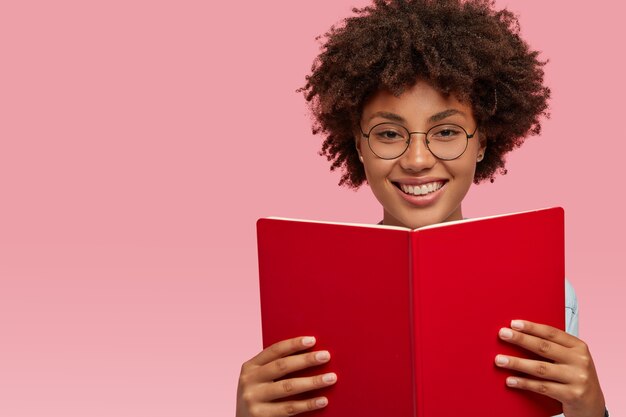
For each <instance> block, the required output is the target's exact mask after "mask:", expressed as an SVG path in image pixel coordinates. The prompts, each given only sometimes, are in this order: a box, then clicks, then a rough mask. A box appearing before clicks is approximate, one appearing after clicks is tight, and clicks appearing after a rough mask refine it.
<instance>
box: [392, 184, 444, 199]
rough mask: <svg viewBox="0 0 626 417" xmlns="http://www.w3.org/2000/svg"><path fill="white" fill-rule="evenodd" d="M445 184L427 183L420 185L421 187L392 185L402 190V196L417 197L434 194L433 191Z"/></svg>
mask: <svg viewBox="0 0 626 417" xmlns="http://www.w3.org/2000/svg"><path fill="white" fill-rule="evenodd" d="M445 183H446V182H445V181H434V182H429V183H428V184H422V185H408V184H400V183H397V182H394V183H393V185H395V186H396V187H397V188H399V189H400V190H402V192H403V193H404V194H408V195H418V196H419V195H427V194H430V193H434V192H435V191H437V190H439V189H440V188H441V187H443V185H444V184H445Z"/></svg>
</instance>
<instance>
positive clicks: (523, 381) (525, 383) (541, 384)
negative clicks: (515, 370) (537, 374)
mask: <svg viewBox="0 0 626 417" xmlns="http://www.w3.org/2000/svg"><path fill="white" fill-rule="evenodd" d="M506 385H507V386H508V387H511V388H515V389H522V390H525V391H532V392H536V393H538V394H541V395H545V396H547V397H550V398H554V399H555V400H557V401H560V402H564V400H565V397H566V394H567V386H566V385H564V384H560V383H558V382H552V381H541V380H535V379H528V378H520V377H517V376H510V377H508V378H507V379H506Z"/></svg>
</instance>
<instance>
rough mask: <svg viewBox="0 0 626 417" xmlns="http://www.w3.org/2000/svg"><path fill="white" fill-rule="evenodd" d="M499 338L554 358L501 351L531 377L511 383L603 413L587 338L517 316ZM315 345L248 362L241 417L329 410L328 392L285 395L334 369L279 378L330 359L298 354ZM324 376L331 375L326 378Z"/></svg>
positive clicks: (573, 412) (282, 348)
mask: <svg viewBox="0 0 626 417" xmlns="http://www.w3.org/2000/svg"><path fill="white" fill-rule="evenodd" d="M499 336H500V339H502V340H504V341H506V342H509V343H512V344H514V345H517V346H520V347H523V348H524V349H527V350H529V351H531V352H534V353H536V354H538V355H540V356H542V357H544V358H546V359H549V360H551V361H553V362H547V361H537V360H530V359H522V358H517V357H512V356H504V355H498V356H497V357H496V358H495V361H496V365H497V366H500V367H502V368H507V369H511V370H515V371H520V372H522V373H525V374H527V375H528V377H525V378H520V377H509V378H507V385H508V386H509V387H511V388H514V389H522V390H528V391H533V392H537V393H539V394H542V395H547V396H549V397H551V398H554V399H555V400H558V401H560V402H561V403H562V404H563V413H564V414H565V416H566V417H602V416H604V409H605V404H604V396H603V394H602V390H601V388H600V383H599V381H598V376H597V374H596V370H595V367H594V364H593V359H592V358H591V354H590V352H589V348H588V347H587V345H586V344H585V342H583V341H582V340H580V339H578V338H577V337H575V336H572V335H570V334H568V333H566V332H564V331H562V330H559V329H556V328H554V327H551V326H547V325H543V324H538V323H533V322H530V321H524V320H513V321H512V322H511V328H502V329H501V330H500V333H499ZM311 341H312V342H313V343H312V344H311ZM314 343H315V340H314V338H311V337H296V338H293V339H288V340H283V341H281V342H278V343H276V344H274V345H272V346H270V347H268V348H266V349H264V350H263V351H262V352H260V353H259V354H258V355H256V356H255V357H254V358H252V359H250V360H249V361H247V362H245V363H244V364H243V366H242V368H241V375H240V377H239V387H238V389H237V413H236V416H237V417H270V416H275V417H281V416H291V415H295V414H300V413H304V412H308V411H312V410H316V409H320V408H324V407H325V406H326V405H327V404H328V400H327V399H326V397H324V396H311V398H309V399H306V400H299V401H281V399H282V398H285V397H288V396H291V395H294V394H297V393H302V392H308V391H312V390H317V389H320V388H324V387H326V386H330V385H332V384H334V383H335V382H336V381H337V377H336V375H335V374H334V373H330V374H321V375H316V376H312V377H306V378H292V379H286V380H281V381H275V380H276V379H278V378H281V377H283V376H285V375H287V374H289V373H291V372H295V371H298V370H301V369H305V368H311V367H315V366H317V365H321V364H323V363H326V362H328V361H329V360H330V355H328V352H327V351H312V352H306V353H298V352H301V351H303V350H306V349H310V348H311V347H313V345H314ZM503 358H506V359H507V360H508V363H507V364H503V363H502V359H503ZM325 375H327V376H332V377H331V378H327V379H328V380H327V381H325V380H324V376H325ZM538 378H540V379H538ZM513 381H515V382H516V383H511V382H513Z"/></svg>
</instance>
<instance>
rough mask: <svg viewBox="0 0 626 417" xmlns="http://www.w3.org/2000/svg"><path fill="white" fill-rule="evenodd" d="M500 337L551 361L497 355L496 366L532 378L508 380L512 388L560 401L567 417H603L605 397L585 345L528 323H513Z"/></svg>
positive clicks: (501, 330)
mask: <svg viewBox="0 0 626 417" xmlns="http://www.w3.org/2000/svg"><path fill="white" fill-rule="evenodd" d="M499 336H500V339H502V340H504V341H506V342H509V343H512V344H514V345H517V346H520V347H523V348H524V349H526V350H529V351H531V352H534V353H536V354H538V355H540V356H542V357H544V358H546V359H549V360H550V361H552V362H547V361H540V360H532V359H523V358H518V357H514V356H507V355H497V356H496V358H495V361H496V365H497V366H499V367H501V368H507V369H512V370H515V371H520V372H523V373H524V374H527V375H529V378H526V377H523V378H522V377H518V376H510V377H508V378H507V380H506V384H507V385H508V386H509V387H511V388H517V389H523V390H528V391H534V392H537V393H539V394H543V395H547V396H548V397H552V398H554V399H556V400H558V401H560V402H561V403H562V404H563V414H565V416H566V417H603V416H604V407H605V405H604V395H603V394H602V389H601V388H600V382H599V381H598V375H597V374H596V369H595V366H594V365H593V359H592V358H591V353H590V352H589V348H588V347H587V344H586V343H585V342H583V341H582V340H580V339H579V338H577V337H575V336H572V335H570V334H568V333H566V332H564V331H562V330H559V329H556V328H554V327H551V326H547V325H544V324H538V323H533V322H530V321H525V320H513V321H512V322H511V328H510V329H509V328H502V329H500V333H499ZM533 377H537V378H533Z"/></svg>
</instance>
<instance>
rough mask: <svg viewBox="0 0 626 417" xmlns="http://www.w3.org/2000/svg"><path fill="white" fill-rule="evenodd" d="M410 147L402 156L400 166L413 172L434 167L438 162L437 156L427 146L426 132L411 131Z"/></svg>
mask: <svg viewBox="0 0 626 417" xmlns="http://www.w3.org/2000/svg"><path fill="white" fill-rule="evenodd" d="M410 140H411V142H410V143H409V147H408V149H407V150H406V152H404V154H402V156H401V157H400V166H401V167H402V168H403V169H405V170H407V171H413V172H419V171H422V170H424V169H428V168H432V166H433V165H435V163H436V162H437V158H435V155H433V154H432V153H431V152H430V150H428V147H427V146H426V135H425V134H424V133H411V138H410Z"/></svg>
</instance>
